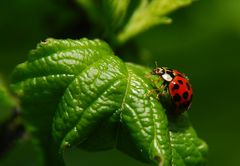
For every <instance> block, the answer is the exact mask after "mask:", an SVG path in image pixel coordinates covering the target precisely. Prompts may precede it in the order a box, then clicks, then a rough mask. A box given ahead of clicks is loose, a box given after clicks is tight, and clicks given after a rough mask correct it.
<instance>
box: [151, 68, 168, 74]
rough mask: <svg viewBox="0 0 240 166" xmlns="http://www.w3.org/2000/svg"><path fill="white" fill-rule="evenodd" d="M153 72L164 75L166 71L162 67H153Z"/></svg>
mask: <svg viewBox="0 0 240 166" xmlns="http://www.w3.org/2000/svg"><path fill="white" fill-rule="evenodd" d="M152 73H153V74H157V75H163V74H164V73H165V70H164V69H163V68H161V67H157V68H155V69H153V72H152Z"/></svg>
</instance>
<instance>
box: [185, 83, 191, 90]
mask: <svg viewBox="0 0 240 166" xmlns="http://www.w3.org/2000/svg"><path fill="white" fill-rule="evenodd" d="M186 86H187V89H188V90H190V85H189V83H188V82H186Z"/></svg>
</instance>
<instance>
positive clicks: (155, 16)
mask: <svg viewBox="0 0 240 166" xmlns="http://www.w3.org/2000/svg"><path fill="white" fill-rule="evenodd" d="M191 1H192V0H141V1H140V3H139V5H138V7H137V8H136V9H135V11H134V12H133V14H132V16H131V18H130V19H129V21H128V22H127V23H126V25H125V27H124V28H123V30H122V31H121V32H119V34H118V36H117V39H118V41H119V43H124V42H125V41H127V40H128V39H130V38H133V37H134V36H136V35H138V34H140V33H142V32H144V31H146V30H147V29H149V28H151V27H153V26H156V25H159V24H168V23H171V19H170V18H168V17H166V15H167V14H169V13H170V12H172V11H174V10H176V9H178V8H181V7H183V6H186V5H188V4H190V3H191Z"/></svg>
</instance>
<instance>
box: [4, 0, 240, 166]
mask: <svg viewBox="0 0 240 166" xmlns="http://www.w3.org/2000/svg"><path fill="white" fill-rule="evenodd" d="M171 17H172V18H173V23H172V24H170V25H163V26H159V27H155V28H152V29H150V30H148V31H147V32H145V33H144V34H141V35H140V36H138V37H137V38H135V39H134V42H135V43H137V47H138V48H139V49H141V54H140V56H139V58H134V56H136V55H132V57H124V55H121V56H122V57H123V58H124V59H134V61H135V62H137V63H139V64H143V65H146V66H149V67H153V66H154V61H158V64H159V65H160V66H169V67H173V68H176V69H178V70H180V71H182V72H184V73H187V75H188V76H189V77H190V79H191V82H192V84H193V88H194V99H193V105H192V109H191V111H190V113H189V114H190V118H191V121H192V123H193V126H194V127H195V129H196V131H197V133H198V135H199V137H201V138H203V139H204V140H205V141H206V142H207V143H208V145H209V149H210V150H209V163H208V165H209V166H226V165H228V166H236V165H240V158H239V156H240V123H239V122H240V121H239V117H240V110H239V103H238V102H239V94H240V88H239V82H240V77H239V72H240V65H239V62H240V1H239V0H228V1H226V0H199V1H195V2H194V3H193V4H192V5H191V6H189V7H186V8H183V9H181V10H178V11H177V12H175V13H173V14H171ZM88 33H89V25H88V24H86V16H85V15H84V12H83V11H82V10H81V9H80V8H78V7H77V6H76V5H74V3H73V2H72V1H68V2H67V1H65V0H34V1H32V0H1V1H0V36H1V41H0V73H1V75H2V76H3V77H4V78H5V80H9V77H10V73H11V71H12V69H13V68H14V66H15V65H17V64H18V63H21V62H23V61H24V60H25V59H26V56H27V53H28V51H29V50H30V49H33V48H35V46H36V44H37V43H38V42H39V41H42V40H44V39H46V38H47V37H54V38H75V39H77V38H81V37H85V36H87V37H89V36H91V35H89V34H88ZM95 37H97V36H95ZM65 159H66V161H67V165H69V166H75V165H81V166H91V165H105V166H112V165H115V166H120V165H126V166H128V165H129V166H140V165H144V164H141V163H139V162H137V161H135V160H133V159H131V158H129V157H127V156H125V155H123V154H121V153H120V152H117V151H108V152H101V153H93V154H92V153H87V152H82V151H80V150H76V149H73V150H71V151H69V152H67V154H66V155H65ZM35 161H36V155H35V154H34V149H33V147H32V146H31V144H30V143H29V142H22V141H20V142H18V143H17V145H16V146H15V147H14V148H13V149H12V151H10V152H9V153H8V154H6V155H5V156H4V157H3V158H1V159H0V165H1V166H12V165H13V166H14V165H24V166H34V165H35V164H34V162H35Z"/></svg>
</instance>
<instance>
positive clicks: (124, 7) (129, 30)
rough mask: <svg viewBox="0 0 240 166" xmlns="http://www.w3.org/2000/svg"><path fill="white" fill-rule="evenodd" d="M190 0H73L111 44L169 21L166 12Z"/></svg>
mask: <svg viewBox="0 0 240 166" xmlns="http://www.w3.org/2000/svg"><path fill="white" fill-rule="evenodd" d="M191 2H192V0H138V1H136V0H132V1H130V0H121V1H120V0H101V1H95V0H77V3H78V4H79V5H80V6H81V7H82V8H83V9H84V10H85V11H86V13H87V15H88V16H89V18H90V19H91V21H92V22H93V23H94V24H95V26H97V27H98V30H99V29H103V32H102V33H103V35H104V37H105V38H107V39H108V40H109V41H110V42H111V44H112V45H114V46H118V45H122V44H124V43H126V42H127V41H128V40H130V39H132V38H134V37H135V36H137V35H139V34H141V33H143V32H145V31H146V30H148V29H149V28H151V27H154V26H156V25H160V24H169V23H171V21H172V20H171V19H170V18H169V17H167V15H168V14H169V13H171V12H173V11H175V10H177V9H179V8H182V7H184V6H186V5H189V4H190V3H191Z"/></svg>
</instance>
